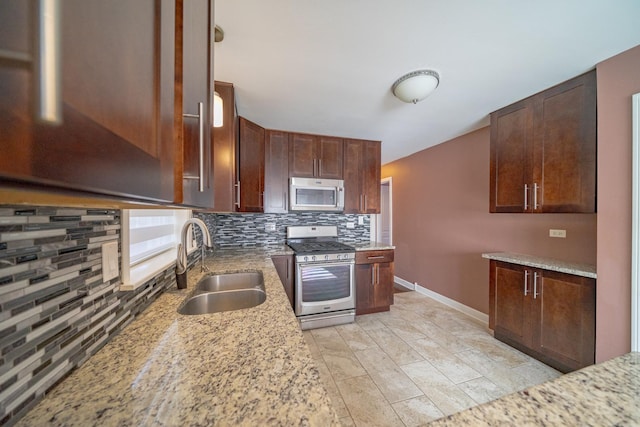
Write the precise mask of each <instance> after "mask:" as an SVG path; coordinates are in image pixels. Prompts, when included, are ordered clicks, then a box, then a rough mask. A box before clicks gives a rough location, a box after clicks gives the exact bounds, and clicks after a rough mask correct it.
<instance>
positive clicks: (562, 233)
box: [549, 228, 567, 239]
mask: <svg viewBox="0 0 640 427" xmlns="http://www.w3.org/2000/svg"><path fill="white" fill-rule="evenodd" d="M549 237H560V238H562V239H564V238H566V237H567V230H554V229H553V228H552V229H550V230H549Z"/></svg>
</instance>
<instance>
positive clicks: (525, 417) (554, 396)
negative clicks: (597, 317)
mask: <svg viewBox="0 0 640 427" xmlns="http://www.w3.org/2000/svg"><path fill="white" fill-rule="evenodd" d="M429 425H430V426H507V425H510V426H531V425H553V426H623V425H625V426H626V425H640V353H628V354H626V355H624V356H620V357H617V358H615V359H612V360H609V361H606V362H603V363H599V364H597V365H592V366H589V367H586V368H583V369H581V370H579V371H575V372H572V373H570V374H566V375H563V376H561V377H559V378H556V379H555V380H552V381H549V382H546V383H543V384H540V385H538V386H535V387H532V388H529V389H526V390H522V391H519V392H517V393H514V394H511V395H509V396H505V397H503V398H501V399H498V400H494V401H493V402H489V403H486V404H484V405H480V406H476V407H474V408H470V409H468V410H466V411H463V412H459V413H457V414H453V415H450V416H449V417H447V418H441V419H439V420H436V421H434V422H432V423H430V424H429Z"/></svg>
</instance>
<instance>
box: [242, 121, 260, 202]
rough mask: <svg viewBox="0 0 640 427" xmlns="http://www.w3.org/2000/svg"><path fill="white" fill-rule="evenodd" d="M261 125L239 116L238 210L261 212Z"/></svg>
mask: <svg viewBox="0 0 640 427" xmlns="http://www.w3.org/2000/svg"><path fill="white" fill-rule="evenodd" d="M264 138H265V130H264V128H263V127H261V126H259V125H257V124H255V123H252V122H250V121H249V120H247V119H245V118H244V117H240V148H239V151H240V153H239V161H238V176H239V185H240V191H239V193H240V200H239V204H240V207H239V209H238V210H239V211H240V212H262V211H263V204H262V203H263V200H262V198H263V192H264Z"/></svg>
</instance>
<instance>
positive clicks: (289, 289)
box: [271, 255, 295, 309]
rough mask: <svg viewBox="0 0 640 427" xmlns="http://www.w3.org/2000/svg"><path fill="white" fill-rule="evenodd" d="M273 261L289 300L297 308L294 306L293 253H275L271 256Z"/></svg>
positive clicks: (292, 306)
mask: <svg viewBox="0 0 640 427" xmlns="http://www.w3.org/2000/svg"><path fill="white" fill-rule="evenodd" d="M271 260H272V261H273V265H274V266H275V267H276V271H277V272H278V277H280V281H281V282H282V286H283V287H284V291H285V293H286V294H287V297H288V298H289V302H290V303H291V308H293V309H295V306H294V304H295V303H294V299H293V298H294V280H295V278H294V274H295V267H294V258H293V255H274V256H272V257H271Z"/></svg>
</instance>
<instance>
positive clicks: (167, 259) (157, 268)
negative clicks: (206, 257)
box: [120, 248, 197, 291]
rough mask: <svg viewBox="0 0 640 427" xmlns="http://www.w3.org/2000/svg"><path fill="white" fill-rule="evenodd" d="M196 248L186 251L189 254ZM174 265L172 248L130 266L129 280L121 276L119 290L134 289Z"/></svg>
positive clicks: (174, 255)
mask: <svg viewBox="0 0 640 427" xmlns="http://www.w3.org/2000/svg"><path fill="white" fill-rule="evenodd" d="M196 249H197V248H192V249H191V250H190V251H189V252H188V253H189V254H191V253H192V252H193V251H195V250H196ZM175 266H176V252H175V251H173V250H169V251H166V252H164V253H162V254H160V255H158V256H156V257H153V258H151V259H149V260H147V261H144V262H141V263H140V264H138V265H136V266H134V267H131V269H130V270H129V280H126V279H125V278H123V280H122V284H121V285H120V290H121V291H135V290H136V289H138V288H139V287H140V286H142V285H144V284H145V283H147V282H148V281H149V280H151V279H153V278H154V277H155V276H156V275H157V274H158V273H160V272H161V271H165V270H167V269H169V268H175Z"/></svg>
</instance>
